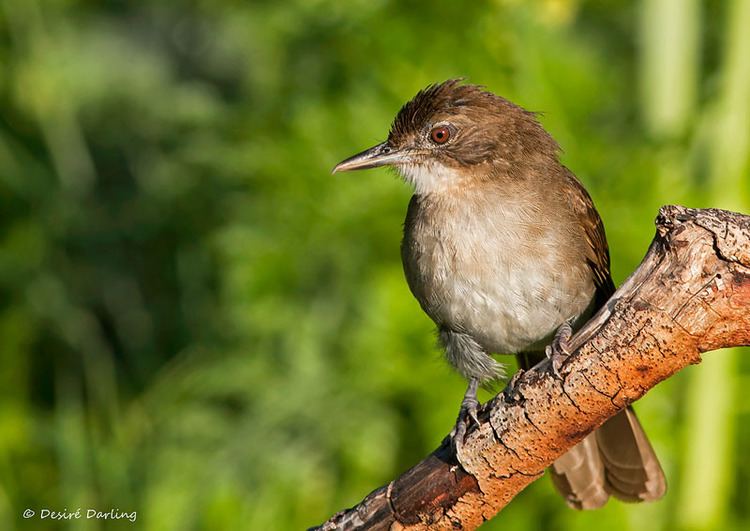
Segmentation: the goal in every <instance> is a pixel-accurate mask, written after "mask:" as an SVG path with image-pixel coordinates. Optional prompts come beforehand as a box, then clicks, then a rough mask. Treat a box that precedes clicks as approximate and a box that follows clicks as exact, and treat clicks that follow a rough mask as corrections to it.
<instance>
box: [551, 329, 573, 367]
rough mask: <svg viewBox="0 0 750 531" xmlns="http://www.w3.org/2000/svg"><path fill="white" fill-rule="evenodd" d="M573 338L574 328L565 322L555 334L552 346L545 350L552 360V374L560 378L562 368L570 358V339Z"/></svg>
mask: <svg viewBox="0 0 750 531" xmlns="http://www.w3.org/2000/svg"><path fill="white" fill-rule="evenodd" d="M572 336H573V327H572V326H571V323H570V321H565V322H564V323H563V324H561V325H560V328H558V329H557V332H555V337H554V339H552V344H551V345H548V346H547V348H545V349H544V353H545V354H546V355H547V358H548V359H549V360H550V363H551V365H552V372H553V373H554V375H555V376H557V377H558V378H560V377H561V376H560V368H561V367H562V364H563V362H565V360H566V359H567V358H568V356H570V338H571V337H572Z"/></svg>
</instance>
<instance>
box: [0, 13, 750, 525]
mask: <svg viewBox="0 0 750 531" xmlns="http://www.w3.org/2000/svg"><path fill="white" fill-rule="evenodd" d="M749 6H750V2H746V1H744V0H732V1H726V2H719V1H716V0H714V1H698V0H684V1H682V0H642V1H641V2H637V3H634V2H630V1H626V0H608V1H606V2H597V1H593V0H589V1H583V0H546V1H537V2H521V1H512V0H494V1H490V0H480V1H477V2H466V3H462V2H452V1H448V0H440V1H433V2H417V1H414V0H404V1H400V2H395V1H385V0H375V1H372V0H371V1H363V0H353V1H350V2H336V1H331V0H288V1H286V2H264V1H259V0H258V1H254V2H235V1H230V0H223V1H213V2H208V1H207V0H194V1H192V2H190V1H176V0H174V1H157V0H150V1H142V2H125V1H123V0H119V1H110V2H91V1H84V0H46V1H45V0H0V338H1V339H0V528H2V529H9V530H11V529H73V530H78V529H85V530H93V529H100V528H105V529H110V528H117V529H120V528H127V527H128V526H130V528H137V529H145V530H172V529H174V530H191V529H195V530H197V529H211V530H216V529H300V528H304V527H306V526H310V525H313V524H316V523H319V522H321V521H323V520H324V519H325V518H327V517H328V516H330V515H331V514H332V513H333V512H335V511H337V510H339V509H341V508H344V507H346V506H349V505H351V504H353V503H355V502H357V501H359V499H361V497H362V496H364V495H365V494H366V493H367V492H369V491H370V490H372V489H374V488H375V487H377V486H379V485H381V484H383V483H384V482H386V481H387V480H389V479H391V478H392V477H394V476H395V475H397V474H398V473H399V472H401V471H403V470H405V469H406V468H407V467H409V466H410V465H411V464H414V463H415V462H416V461H417V460H419V459H420V458H421V457H422V456H423V455H425V454H426V453H427V452H429V451H430V450H432V449H433V448H434V447H435V446H436V445H437V444H438V443H439V442H440V440H441V438H442V437H443V436H444V435H445V433H446V432H447V431H448V429H449V427H450V426H451V424H452V422H453V420H454V418H455V414H456V411H457V407H458V403H459V400H460V397H461V395H462V392H463V388H464V383H463V382H462V381H461V379H460V378H459V377H458V376H456V375H454V374H452V373H451V371H450V370H449V369H448V368H447V367H446V366H445V364H444V363H443V362H442V360H441V359H440V354H439V352H438V351H437V349H436V348H435V346H434V344H433V343H434V337H433V331H432V325H431V323H430V321H429V320H428V318H427V317H425V316H424V315H423V314H422V312H421V310H420V309H419V307H418V305H417V303H416V302H415V301H414V300H413V298H412V297H411V295H410V294H409V292H408V289H407V287H406V284H405V282H404V281H403V278H402V272H401V265H400V259H399V253H398V242H399V239H400V231H401V223H402V218H403V214H404V211H405V207H406V203H407V200H408V197H409V190H408V189H407V187H406V186H405V185H404V184H402V183H401V182H399V181H398V180H397V179H394V178H393V177H391V176H389V175H387V174H386V173H385V172H382V171H371V172H365V173H361V174H357V175H341V176H339V175H335V176H331V175H330V173H329V171H330V168H331V167H332V166H333V165H334V164H335V163H336V162H337V161H338V160H340V159H342V158H344V157H346V156H348V155H350V154H352V153H354V152H356V151H359V150H360V149H362V148H364V147H367V146H369V145H371V144H373V143H375V142H377V141H379V140H380V139H382V138H383V137H384V135H385V134H386V131H387V129H388V126H389V124H390V121H391V119H392V118H393V116H394V114H395V112H396V111H397V110H398V108H399V106H400V105H401V104H402V103H403V102H404V101H406V100H407V99H408V98H410V97H411V96H412V95H413V94H414V93H415V92H416V91H417V90H418V89H419V88H421V87H423V86H425V85H427V84H428V83H431V82H436V81H441V80H444V79H447V78H450V77H456V76H466V77H467V78H468V79H469V80H471V81H472V82H477V83H482V84H484V85H486V86H487V87H488V88H490V89H491V90H493V91H495V92H497V93H500V94H502V95H504V96H506V97H508V98H510V99H511V100H513V101H516V102H518V103H520V104H522V105H524V106H526V107H528V108H530V109H532V110H535V111H541V112H543V113H544V114H543V121H544V124H545V126H546V127H547V128H548V129H549V130H550V131H551V132H552V133H553V134H554V136H555V137H556V138H557V139H558V141H559V142H560V144H561V145H562V146H563V148H564V150H565V154H564V158H565V162H566V164H567V165H568V166H570V167H571V168H572V169H573V170H574V171H575V172H576V173H577V174H578V176H579V177H580V178H581V179H582V180H583V181H584V182H585V183H586V185H587V187H588V188H589V190H590V191H591V193H592V195H593V197H594V199H595V201H596V202H597V205H598V207H599V210H600V211H601V213H602V216H603V218H604V220H605V224H606V225H607V228H608V234H609V239H610V244H611V248H612V255H613V267H614V274H615V278H616V280H618V281H622V279H623V278H624V277H625V276H626V275H627V274H628V273H629V272H630V271H632V270H633V269H634V267H635V266H636V265H637V264H638V262H639V260H640V258H641V257H642V255H643V254H644V252H645V250H646V248H647V245H648V243H649V241H650V239H651V237H652V234H653V225H652V222H653V218H654V216H655V214H656V212H657V209H658V207H659V206H660V205H662V204H665V203H676V202H680V203H685V204H688V205H691V206H698V207H705V206H716V207H724V208H734V209H738V210H743V209H744V211H748V204H750V185H749V184H748V177H747V176H748V161H749V160H750V157H749V155H748V154H749V152H750V149H749V148H748V144H749V140H748V139H749V138H750V109H749V106H750V62H748V60H747V58H748V57H750V32H747V27H748V25H750V7H749ZM740 352H742V351H739V350H737V351H729V352H725V353H721V354H710V355H708V356H707V360H708V361H707V362H706V363H705V364H703V365H700V366H698V367H694V368H691V369H689V370H687V371H684V373H683V374H680V375H678V376H677V377H675V378H672V379H670V380H668V381H667V382H665V383H663V384H662V385H660V386H659V387H658V388H657V389H655V390H654V391H653V392H651V393H650V394H649V395H648V396H647V397H646V398H644V399H643V400H642V401H641V402H640V403H639V407H638V409H639V412H640V415H641V418H642V421H643V423H644V424H645V425H646V426H647V429H648V431H649V433H650V434H651V436H652V440H653V442H654V445H655V447H656V449H657V451H658V453H659V454H660V455H661V456H662V459H663V463H664V466H665V469H666V471H667V475H668V477H669V480H670V491H669V493H668V494H667V496H666V498H665V499H664V500H663V501H661V502H659V503H655V504H649V505H640V506H636V505H626V504H622V503H619V502H611V503H610V504H609V505H608V506H607V507H606V508H605V509H603V510H600V511H596V512H589V513H579V512H575V511H571V510H569V509H567V508H566V507H565V506H564V504H563V503H562V501H561V500H560V499H559V498H558V497H557V496H556V495H555V493H554V492H553V490H552V487H551V485H550V483H549V481H548V480H542V481H538V482H536V483H535V484H533V485H532V486H531V487H530V488H528V489H527V490H526V491H524V492H523V493H522V494H520V495H519V496H518V497H517V498H516V500H515V501H514V502H513V503H512V504H511V505H510V506H509V507H508V508H507V509H506V510H505V511H503V512H502V513H501V514H500V515H499V516H498V517H497V518H496V519H494V520H493V521H492V522H490V523H488V524H487V525H486V526H485V528H486V529H503V528H509V527H510V528H513V529H519V530H520V529H530V530H535V529H538V530H542V529H555V530H558V529H559V530H563V529H586V528H592V529H612V530H620V529H621V530H630V529H633V530H640V529H729V530H731V529H747V528H748V527H750V490H749V488H748V485H750V461H747V460H745V459H744V456H745V455H746V454H745V453H744V452H746V451H750V429H748V426H750V423H748V422H747V421H748V416H749V415H750V408H748V407H747V406H746V404H745V402H744V400H743V399H742V396H743V395H742V394H741V390H742V389H743V388H744V385H745V383H746V382H747V381H748V377H749V376H748V375H749V374H750V371H749V370H748V369H749V367H748V365H749V364H750V362H748V361H747V360H745V359H743V358H742V357H741V356H739V355H738V353H740ZM746 353H747V352H745V354H746ZM485 397H486V395H485ZM27 507H30V508H33V509H35V510H39V509H40V508H43V507H47V508H51V509H54V510H64V509H68V510H71V511H75V509H76V508H78V507H81V508H83V509H84V510H85V509H86V508H88V507H95V508H99V509H101V510H109V509H119V510H120V511H137V512H138V520H137V522H136V524H135V525H134V526H133V525H131V524H129V523H128V522H115V523H114V524H113V523H110V522H105V521H93V520H89V521H87V520H85V519H82V520H72V521H65V522H50V521H49V520H46V521H41V520H39V519H38V518H34V519H30V520H23V519H22V518H21V516H20V515H21V513H22V511H23V510H24V509H25V508H27Z"/></svg>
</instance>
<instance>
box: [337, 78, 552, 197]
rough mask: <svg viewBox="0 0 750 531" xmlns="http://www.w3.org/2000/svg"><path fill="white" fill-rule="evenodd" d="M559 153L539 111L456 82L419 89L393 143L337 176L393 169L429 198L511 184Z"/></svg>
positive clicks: (354, 160) (395, 128)
mask: <svg viewBox="0 0 750 531" xmlns="http://www.w3.org/2000/svg"><path fill="white" fill-rule="evenodd" d="M558 151H559V148H558V146H557V143H556V142H555V141H554V140H553V139H552V137H551V136H550V135H549V134H548V133H547V132H546V131H545V130H544V129H543V128H542V126H541V124H539V122H538V121H537V119H536V115H535V114H534V113H531V112H529V111H526V110H524V109H522V108H521V107H519V106H517V105H515V104H513V103H511V102H509V101H508V100H506V99H504V98H501V97H500V96H496V95H495V94H492V93H491V92H488V91H486V90H484V89H483V88H482V87H480V86H477V85H469V84H462V83H461V80H460V79H452V80H448V81H445V82H444V83H440V84H437V85H430V86H429V87H427V88H425V89H423V90H421V91H419V92H418V93H417V95H416V96H414V98H413V99H412V100H411V101H409V102H408V103H406V104H405V105H404V106H403V107H402V108H401V110H400V111H399V113H398V114H397V115H396V118H395V120H394V121H393V125H392V126H391V130H390V133H389V135H388V140H386V141H385V142H382V143H380V144H378V145H376V146H373V147H371V148H369V149H366V150H364V151H362V152H361V153H358V154H356V155H354V156H352V157H349V158H348V159H346V160H344V161H342V162H340V163H339V164H338V165H337V166H336V167H335V168H334V169H333V171H334V172H338V171H351V170H362V169H367V168H375V167H377V166H392V167H394V168H396V169H397V170H398V172H399V173H400V174H401V175H402V176H403V178H404V179H405V180H406V181H407V182H409V183H411V184H412V185H413V186H414V187H415V189H416V191H417V193H429V192H432V191H436V190H440V189H446V188H450V187H453V186H456V185H459V184H461V183H463V182H465V181H466V180H467V179H496V178H499V177H502V176H508V177H511V178H512V177H513V176H514V175H520V174H521V171H522V170H523V169H524V168H528V167H529V165H530V164H536V163H548V162H549V161H550V158H552V159H554V160H555V161H556V160H557V155H558Z"/></svg>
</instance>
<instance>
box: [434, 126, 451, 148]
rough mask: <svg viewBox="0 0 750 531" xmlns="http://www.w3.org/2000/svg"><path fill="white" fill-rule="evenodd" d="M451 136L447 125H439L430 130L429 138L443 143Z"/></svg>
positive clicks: (437, 142)
mask: <svg viewBox="0 0 750 531" xmlns="http://www.w3.org/2000/svg"><path fill="white" fill-rule="evenodd" d="M450 137H451V132H450V131H449V130H448V128H447V127H445V126H443V125H441V126H438V127H436V128H434V129H433V130H432V131H430V138H431V139H432V141H433V142H435V143H436V144H445V143H446V142H447V141H448V139H449V138H450Z"/></svg>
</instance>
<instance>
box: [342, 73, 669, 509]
mask: <svg viewBox="0 0 750 531" xmlns="http://www.w3.org/2000/svg"><path fill="white" fill-rule="evenodd" d="M559 152H560V148H559V146H558V145H557V143H556V142H555V140H554V139H553V138H552V137H551V136H550V135H549V134H548V133H547V132H546V131H545V130H544V128H543V127H542V126H541V124H540V123H539V122H538V121H537V118H536V115H535V114H534V113H532V112H529V111H526V110H524V109H522V108H521V107H519V106H517V105H515V104H513V103H511V102H509V101H507V100H505V99H503V98H501V97H499V96H496V95H494V94H492V93H490V92H488V91H486V90H484V89H483V88H481V87H479V86H475V85H468V84H462V83H461V81H460V80H449V81H446V82H444V83H441V84H437V85H431V86H429V87H427V88H425V89H424V90H422V91H420V92H419V93H418V94H417V95H416V96H415V97H414V98H413V99H412V100H411V101H409V102H408V103H406V104H405V105H404V106H403V107H402V108H401V110H400V111H399V113H398V115H397V116H396V119H395V120H394V122H393V125H392V127H391V130H390V134H389V135H388V140H386V141H385V142H383V143H381V144H378V145H377V146H374V147H372V148H370V149H367V150H365V151H363V152H361V153H359V154H357V155H354V156H353V157H350V158H348V159H346V160H344V161H343V162H341V163H340V164H338V165H337V166H336V167H335V168H334V172H337V171H349V170H360V169H365V168H374V167H376V166H391V167H394V168H395V169H396V170H397V171H398V173H399V174H400V175H401V176H402V177H403V178H404V180H405V181H406V182H408V183H409V184H411V185H412V186H413V187H414V192H415V193H414V196H413V197H412V198H411V201H410V203H409V208H408V211H407V213H406V222H405V225H404V239H403V242H402V246H401V256H402V260H403V265H404V272H405V273H406V280H407V282H408V284H409V288H410V289H411V291H412V293H413V294H414V296H415V297H416V298H417V300H418V301H419V304H420V305H421V306H422V309H423V310H424V311H425V312H426V313H427V315H429V316H430V317H431V318H432V320H433V321H435V324H436V325H437V328H438V334H439V339H440V343H441V344H442V346H443V348H444V349H445V356H446V358H447V360H448V362H450V364H451V365H453V367H455V368H456V370H458V372H459V373H461V374H462V375H463V376H464V377H465V378H466V379H467V380H468V381H469V386H468V389H467V391H466V395H465V396H464V399H463V402H462V404H461V410H460V413H459V418H458V421H457V423H456V427H455V428H454V431H453V440H454V444H455V445H456V446H459V445H460V444H461V443H462V441H463V437H464V434H465V432H466V428H467V425H468V424H469V423H470V422H477V420H476V411H477V406H478V402H477V398H476V393H477V388H478V386H479V385H487V384H488V383H491V382H493V381H495V380H497V379H500V378H502V377H503V376H504V373H503V365H502V364H500V363H498V362H497V361H496V360H495V359H493V358H492V357H491V356H490V354H491V353H493V354H494V353H497V354H515V355H516V356H517V358H518V359H519V363H520V365H521V367H522V368H523V369H529V368H530V367H532V366H534V365H536V364H537V363H538V362H540V361H541V360H543V359H545V345H548V344H550V342H554V343H555V344H556V345H558V346H557V348H556V350H555V351H554V353H553V354H554V356H555V357H558V358H559V356H562V355H564V347H565V344H566V340H567V338H568V337H569V335H570V333H571V332H572V330H574V329H576V328H578V327H580V326H581V325H582V324H583V323H584V322H585V321H586V320H587V319H588V318H589V317H590V316H591V315H592V314H593V313H594V312H596V311H597V310H598V309H599V308H600V307H601V306H602V305H603V304H604V303H605V302H606V301H607V300H608V299H609V297H610V296H611V295H612V293H613V292H614V289H615V287H614V283H613V282H612V277H611V276H610V271H609V249H608V246H607V240H606V237H605V234H604V226H603V225H602V221H601V219H600V217H599V214H598V213H597V211H596V209H595V208H594V204H593V202H592V201H591V197H589V194H588V193H587V192H586V190H585V189H584V187H583V185H582V184H581V183H580V182H579V181H578V179H576V177H575V175H573V173H572V172H571V171H570V170H568V169H567V168H566V167H565V166H563V165H562V164H561V163H560V160H559ZM557 330H560V333H558V334H557V335H556V334H555V332H556V331H557ZM553 340H554V341H553ZM551 471H552V479H553V481H554V484H555V485H556V487H557V489H558V490H559V491H560V492H561V494H562V495H563V496H564V497H565V499H566V501H567V503H568V505H570V506H571V507H574V508H576V509H594V508H597V507H601V506H602V505H603V504H604V503H606V501H607V499H608V498H609V496H610V495H613V496H615V497H617V498H619V499H621V500H625V501H631V502H637V501H644V500H645V501H648V500H655V499H658V498H660V497H661V496H663V495H664V492H665V490H666V481H665V479H664V473H663V472H662V469H661V466H660V465H659V461H658V459H657V457H656V455H655V454H654V451H653V449H652V447H651V445H650V444H649V442H648V439H647V438H646V434H645V433H644V431H643V428H642V427H641V425H640V423H639V422H638V419H637V418H636V416H635V413H634V412H633V410H632V409H630V408H627V409H625V410H623V411H622V412H620V413H619V414H617V415H616V416H614V417H613V418H611V419H610V420H608V421H607V422H606V423H604V424H603V425H602V426H601V427H600V428H599V429H598V430H597V431H595V432H594V433H592V434H591V435H589V436H588V437H586V438H585V439H584V440H583V441H582V442H580V443H579V444H578V445H577V446H575V447H574V448H572V449H571V450H570V451H568V452H567V453H566V454H565V455H563V456H562V457H560V458H559V459H558V460H557V461H555V463H554V464H553V466H552V467H551Z"/></svg>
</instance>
